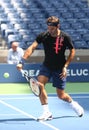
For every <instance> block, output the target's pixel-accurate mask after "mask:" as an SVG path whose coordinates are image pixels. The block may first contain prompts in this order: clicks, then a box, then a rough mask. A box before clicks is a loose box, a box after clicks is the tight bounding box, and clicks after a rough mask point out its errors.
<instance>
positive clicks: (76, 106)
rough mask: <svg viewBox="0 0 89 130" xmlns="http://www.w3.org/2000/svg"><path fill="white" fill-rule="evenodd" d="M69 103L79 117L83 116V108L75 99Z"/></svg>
mask: <svg viewBox="0 0 89 130" xmlns="http://www.w3.org/2000/svg"><path fill="white" fill-rule="evenodd" d="M70 105H71V107H72V108H73V110H74V111H75V112H76V114H77V115H78V116H79V117H82V116H83V114H84V109H83V108H82V107H81V106H80V105H79V104H78V103H77V102H76V101H72V102H71V103H70Z"/></svg>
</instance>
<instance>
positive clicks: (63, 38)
mask: <svg viewBox="0 0 89 130" xmlns="http://www.w3.org/2000/svg"><path fill="white" fill-rule="evenodd" d="M56 39H57V37H52V36H51V35H50V34H49V32H43V33H40V34H39V35H38V36H37V38H36V41H37V42H38V44H41V43H42V44H43V47H44V52H45V58H44V62H43V64H44V65H45V66H47V67H48V68H49V69H51V70H58V69H62V67H63V66H64V64H65V62H66V58H65V50H66V49H72V48H74V47H73V43H72V40H71V38H70V36H69V35H68V34H66V33H65V32H63V31H61V33H60V36H59V42H58V43H56Z"/></svg>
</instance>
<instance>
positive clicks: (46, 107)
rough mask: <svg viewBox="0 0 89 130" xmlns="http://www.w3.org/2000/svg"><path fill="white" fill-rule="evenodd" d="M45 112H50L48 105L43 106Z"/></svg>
mask: <svg viewBox="0 0 89 130" xmlns="http://www.w3.org/2000/svg"><path fill="white" fill-rule="evenodd" d="M42 106H43V110H44V112H49V107H48V104H45V105H42Z"/></svg>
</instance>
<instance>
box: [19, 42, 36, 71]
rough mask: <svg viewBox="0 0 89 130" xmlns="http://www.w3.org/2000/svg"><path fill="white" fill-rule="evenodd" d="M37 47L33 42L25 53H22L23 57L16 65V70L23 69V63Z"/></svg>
mask: <svg viewBox="0 0 89 130" xmlns="http://www.w3.org/2000/svg"><path fill="white" fill-rule="evenodd" d="M37 46H38V42H36V41H34V42H33V43H32V45H31V46H29V47H28V48H27V49H26V51H25V52H24V55H23V57H22V59H21V61H20V63H19V64H18V65H17V69H18V70H21V69H22V67H23V63H24V62H25V61H26V60H27V59H28V57H30V56H31V55H32V53H33V52H34V50H35V49H36V47H37Z"/></svg>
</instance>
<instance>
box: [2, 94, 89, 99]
mask: <svg viewBox="0 0 89 130" xmlns="http://www.w3.org/2000/svg"><path fill="white" fill-rule="evenodd" d="M48 98H49V99H52V98H53V99H54V98H58V97H57V96H51V97H50V96H49V97H48ZM72 98H78V99H82V98H83V99H84V98H89V96H86V95H84V96H76V95H73V96H72ZM16 99H17V100H18V99H21V100H29V99H34V100H39V98H38V97H35V96H31V97H30V96H28V97H27V96H25V95H24V96H23V97H0V100H16Z"/></svg>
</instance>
